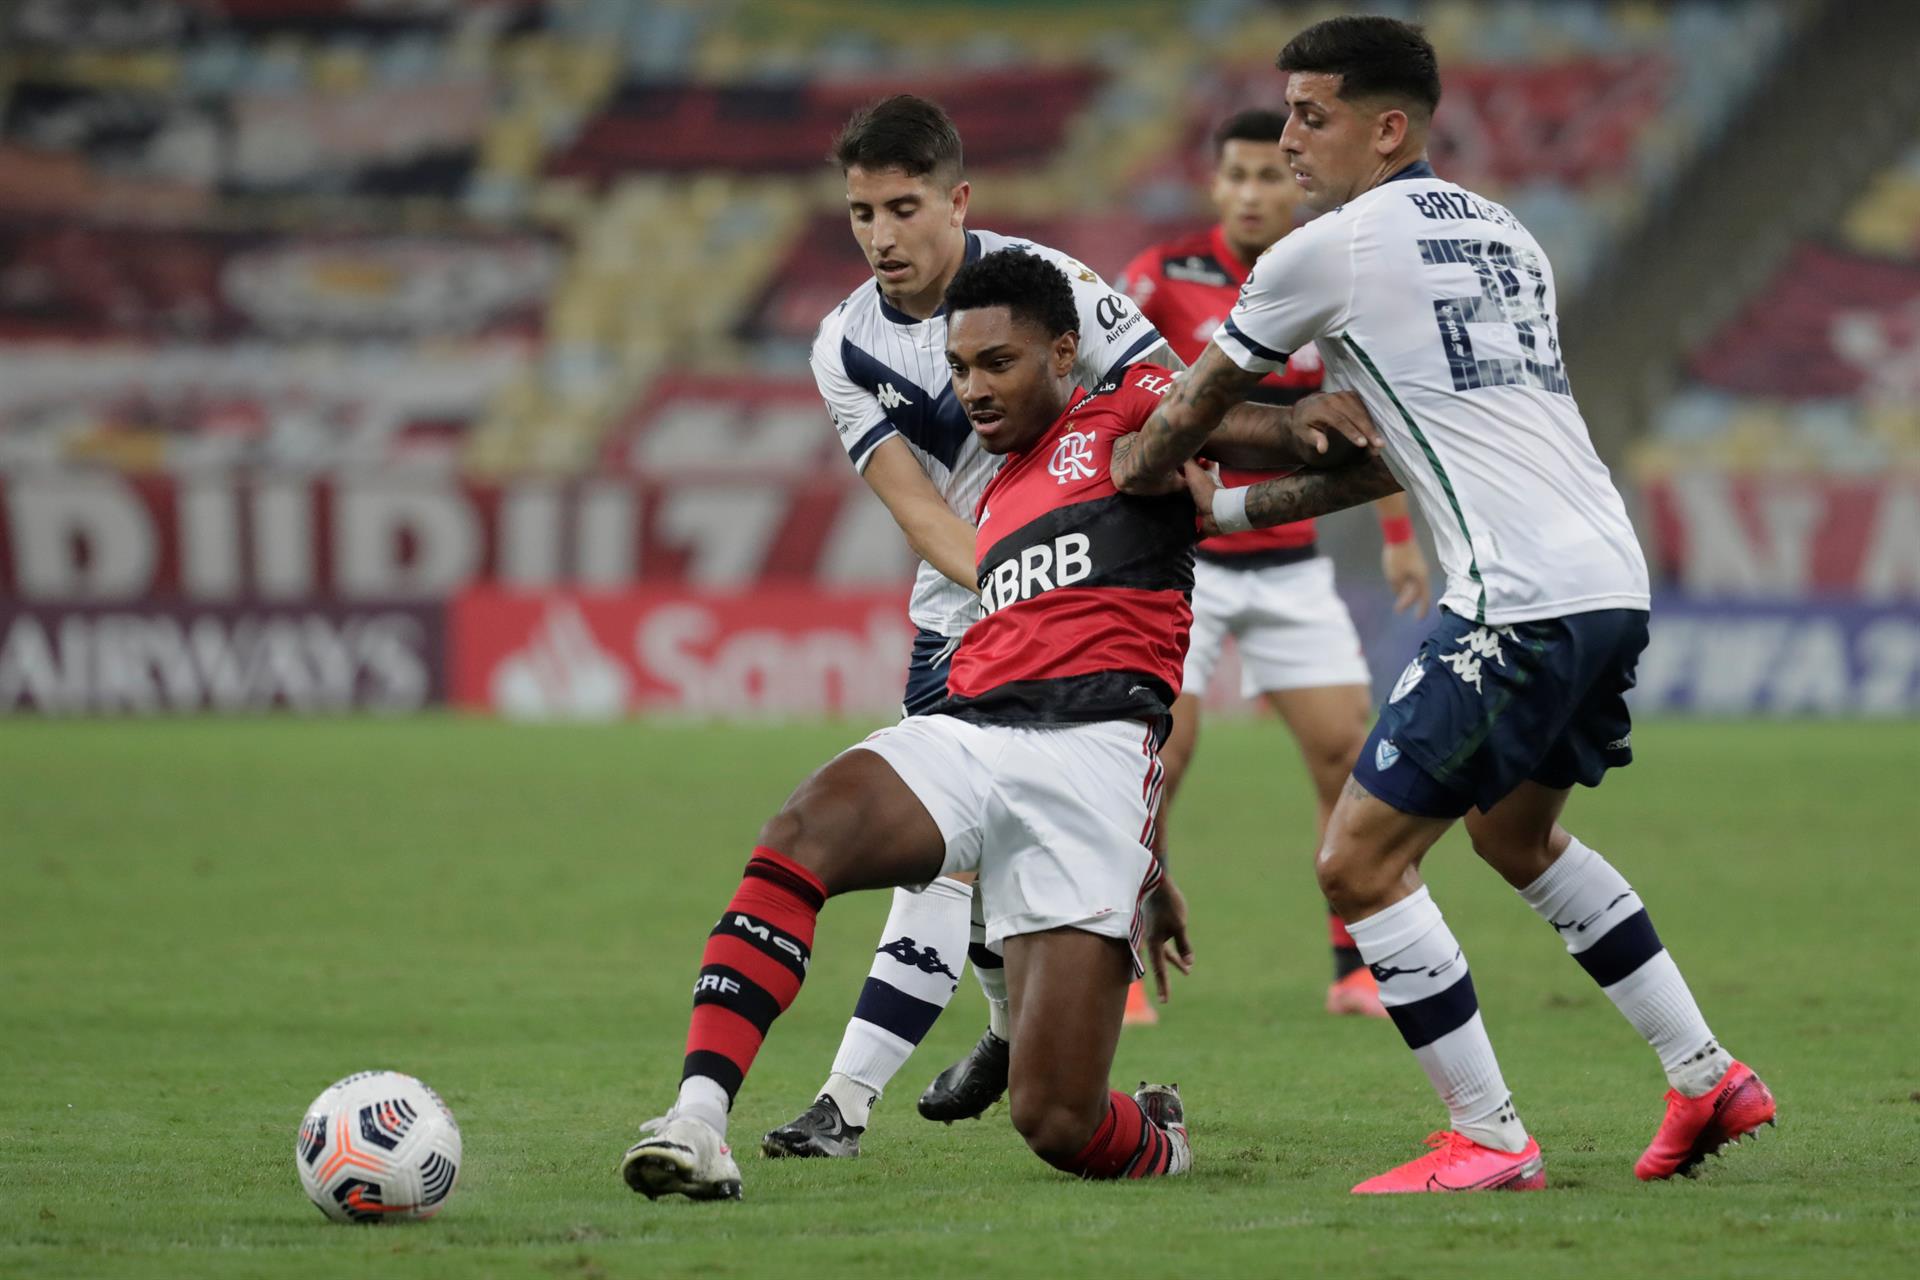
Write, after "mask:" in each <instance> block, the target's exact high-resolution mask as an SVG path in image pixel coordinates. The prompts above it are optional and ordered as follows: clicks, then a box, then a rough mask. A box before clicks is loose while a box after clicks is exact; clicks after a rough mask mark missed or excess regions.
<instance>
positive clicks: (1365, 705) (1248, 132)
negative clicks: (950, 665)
mask: <svg viewBox="0 0 1920 1280" xmlns="http://www.w3.org/2000/svg"><path fill="white" fill-rule="evenodd" d="M1286 123H1287V117H1286V115H1285V114H1284V113H1282V112H1278V111H1267V110H1260V109H1254V110H1248V111H1242V112H1240V113H1239V114H1238V115H1235V116H1233V117H1232V118H1230V119H1228V120H1227V121H1226V122H1225V123H1224V124H1222V125H1221V126H1220V127H1219V128H1218V129H1217V130H1216V131H1215V132H1214V137H1213V142H1214V156H1215V167H1214V176H1213V185H1212V190H1211V192H1210V194H1211V197H1212V200H1213V204H1214V207H1215V209H1217V210H1218V212H1219V214H1220V221H1219V223H1218V224H1216V225H1215V226H1214V227H1213V228H1212V229H1211V230H1208V231H1204V232H1201V233H1199V234H1196V235H1190V236H1183V237H1180V238H1178V239H1175V240H1168V241H1164V242H1162V243H1160V244H1157V245H1154V246H1152V247H1151V248H1148V249H1146V250H1145V251H1144V252H1142V253H1141V254H1140V255H1139V256H1138V257H1136V258H1135V259H1134V260H1133V261H1132V262H1131V263H1129V264H1128V266H1127V268H1126V271H1125V272H1124V273H1123V274H1122V276H1121V278H1120V281H1119V284H1120V287H1121V288H1122V289H1124V290H1126V291H1127V292H1128V293H1129V294H1130V295H1131V296H1132V298H1133V300H1134V301H1135V302H1137V303H1138V304H1139V305H1140V310H1141V311H1142V312H1143V313H1145V315H1146V317H1147V318H1148V319H1149V320H1151V321H1152V322H1153V324H1154V327H1155V328H1157V329H1159V330H1160V333H1161V335H1162V336H1163V337H1165V338H1166V339H1167V341H1168V343H1169V344H1170V345H1171V346H1172V347H1173V349H1174V351H1175V352H1176V353H1177V354H1178V355H1179V356H1180V358H1181V359H1182V360H1186V361H1189V362H1191V361H1193V360H1196V359H1198V358H1199V356H1200V353H1201V352H1202V351H1203V350H1205V349H1206V345H1207V341H1208V339H1210V338H1211V337H1212V336H1213V331H1214V330H1215V329H1216V328H1218V327H1219V326H1220V323H1221V321H1223V320H1225V319H1226V317H1227V313H1228V312H1229V311H1231V310H1232V309H1233V303H1234V299H1235V297H1236V296H1237V295H1238V293H1239V289H1240V285H1241V284H1242V283H1243V282H1244V281H1245V280H1246V278H1247V273H1248V271H1250V270H1251V269H1252V267H1253V262H1254V259H1256V258H1258V257H1259V256H1260V255H1261V254H1262V253H1264V252H1266V250H1267V248H1268V247H1269V246H1270V245H1272V244H1274V243H1275V242H1277V241H1278V240H1279V239H1280V238H1281V237H1282V236H1284V235H1286V234H1287V232H1288V231H1290V230H1292V228H1293V226H1294V222H1295V214H1296V211H1297V209H1298V207H1299V205H1300V192H1299V186H1298V184H1297V183H1295V182H1294V180H1293V175H1292V174H1291V172H1289V170H1288V169H1287V166H1286V163H1285V160H1284V158H1283V157H1282V156H1281V154H1280V131H1281V130H1282V129H1284V128H1285V127H1286ZM1320 382H1321V365H1320V357H1319V354H1318V352H1316V351H1315V350H1314V348H1313V346H1312V345H1311V344H1308V345H1307V346H1305V347H1302V348H1301V349H1300V350H1298V351H1296V352H1294V353H1293V354H1292V356H1291V357H1290V358H1289V359H1288V361H1287V363H1286V366H1285V367H1284V368H1282V369H1279V370H1276V371H1275V372H1274V373H1272V374H1270V375H1268V376H1267V377H1266V378H1265V379H1264V380H1263V381H1262V382H1261V383H1260V385H1259V387H1258V388H1256V390H1255V391H1254V393H1253V395H1252V396H1250V397H1249V398H1250V399H1253V400H1256V401H1261V402H1265V403H1268V404H1293V403H1295V402H1296V401H1298V400H1299V399H1300V398H1301V397H1303V396H1306V395H1309V394H1311V393H1312V392H1314V391H1317V390H1318V389H1319V387H1320ZM1273 474H1274V473H1272V472H1267V471H1240V470H1234V469H1230V468H1222V480H1223V482H1224V483H1226V484H1229V485H1242V484H1254V483H1256V482H1258V481H1261V480H1265V479H1268V478H1269V477H1271V476H1272V475H1273ZM1375 507H1376V510H1377V511H1378V513H1379V516H1380V528H1381V533H1382V534H1383V536H1384V540H1385V548H1384V550H1383V551H1382V554H1381V568H1382V571H1383V572H1384V573H1385V575H1386V578H1387V582H1388V584H1389V585H1390V586H1391V587H1392V588H1393V591H1394V594H1395V608H1396V609H1406V608H1417V609H1418V610H1419V611H1420V612H1422V613H1424V612H1425V611H1426V607H1427V598H1428V585H1427V584H1428V571H1427V562H1426V557H1425V556H1424V554H1422V552H1421V550H1420V544H1419V543H1418V542H1416V541H1415V540H1414V537H1413V522H1412V520H1411V519H1410V518H1409V517H1408V514H1407V500H1406V497H1405V496H1404V495H1402V494H1393V495H1392V496H1390V497H1386V498H1382V499H1380V500H1379V502H1377V503H1376V504H1375ZM1196 559H1197V560H1198V563H1197V564H1196V565H1195V567H1194V591H1193V612H1194V625H1193V644H1192V646H1191V648H1189V650H1188V652H1187V663H1186V672H1185V678H1184V681H1183V687H1182V690H1181V694H1180V699H1179V701H1178V702H1176V703H1175V704H1174V707H1173V731H1172V733H1170V734H1169V735H1168V737H1167V742H1166V744H1165V746H1164V747H1162V749H1161V752H1160V759H1161V762H1162V763H1163V764H1164V765H1165V766H1166V770H1167V783H1166V798H1165V800H1163V801H1162V815H1163V816H1162V821H1161V823H1160V828H1159V829H1160V834H1161V838H1162V840H1163V841H1164V839H1165V834H1166V829H1167V824H1166V821H1165V817H1164V814H1165V810H1166V808H1167V806H1169V805H1171V804H1172V803H1173V798H1174V796H1175V795H1176V794H1177V793H1178V790H1179V786H1180V782H1181V779H1182V778H1183V777H1184V776H1185V774H1186V770H1187V766H1188V764H1189V762H1191V760H1192V759H1193V753H1194V748H1195V746H1196V745H1197V743H1198V739H1199V733H1200V700H1201V698H1202V697H1203V696H1204V695H1205V693H1206V690H1207V684H1208V681H1209V680H1210V679H1211V678H1212V676H1213V671H1214V667H1215V665H1216V664H1217V663H1218V662H1219V659H1220V654H1221V650H1222V648H1223V647H1224V645H1225V642H1226V638H1227V637H1228V636H1229V635H1231V636H1232V637H1233V638H1234V643H1235V645H1236V646H1237V648H1238V650H1239V655H1240V688H1241V693H1242V696H1243V697H1247V698H1252V697H1256V696H1257V697H1259V698H1260V699H1261V700H1262V701H1264V702H1265V703H1266V704H1267V706H1268V707H1269V708H1270V709H1271V710H1272V711H1273V713H1274V714H1275V715H1276V716H1278V717H1279V718H1280V720H1281V721H1283V722H1284V723H1285V724H1286V726H1287V728H1288V730H1289V731H1291V733H1292V734H1293V738H1294V741H1295V742H1296V743H1297V744H1298V745H1299V747H1300V754H1301V757H1302V759H1303V760H1304V761H1305V763H1306V766H1307V772H1308V774H1309V776H1310V777H1311V778H1312V780H1313V786H1314V793H1315V796H1316V799H1317V801H1318V804H1317V812H1316V815H1315V818H1316V826H1315V838H1314V843H1313V845H1312V846H1311V847H1312V848H1315V849H1317V848H1319V847H1320V837H1322V836H1324V835H1325V833H1326V827H1327V817H1328V815H1329V814H1331V813H1332V812H1333V806H1334V804H1335V802H1336V801H1338V800H1339V798H1340V788H1341V787H1342V786H1343V785H1345V783H1346V780H1347V775H1348V774H1349V773H1351V772H1352V770H1353V762H1354V759H1355V757H1356V756H1357V755H1358V754H1359V751H1360V745H1361V743H1362V742H1364V741H1365V740H1366V736H1367V729H1368V726H1369V725H1370V724H1371V723H1372V719H1373V716H1372V702H1371V694H1370V692H1369V689H1368V684H1369V677H1368V672H1367V664H1366V661H1365V659H1364V658H1363V657H1362V655H1361V652H1360V638H1359V635H1358V633H1357V632H1356V631H1355V630H1354V626H1353V620H1352V619H1351V618H1350V617H1349V616H1348V614H1347V607H1346V605H1345V603H1344V602H1342V600H1341V599H1340V596H1339V594H1338V593H1337V592H1335V590H1334V585H1333V562H1332V561H1331V560H1329V559H1327V558H1326V557H1325V556H1322V555H1320V554H1319V551H1318V550H1317V548H1316V545H1315V537H1314V524H1313V521H1311V520H1301V521H1297V522H1295V523H1291V524H1281V525H1274V526H1273V527H1271V528H1266V529H1249V530H1246V531H1244V532H1240V533H1229V534H1222V535H1217V536H1215V537H1211V538H1208V539H1206V540H1205V541H1204V542H1202V543H1201V544H1200V546H1199V549H1198V551H1197V552H1196ZM1160 852H1165V846H1164V844H1163V845H1162V846H1161V849H1160ZM1327 928H1328V934H1329V937H1330V941H1331V943H1332V947H1333V984H1332V985H1331V986H1330V987H1328V988H1327V1001H1326V1007H1327V1011H1328V1012H1330V1013H1358V1014H1367V1015H1371V1016H1373V1017H1379V1018H1384V1017H1386V1016H1387V1012H1386V1009H1385V1008H1383V1007H1382V1006H1381V1003H1380V994H1379V987H1378V985H1377V984H1376V983H1375V982H1374V979H1373V975H1372V973H1370V972H1369V971H1368V970H1367V967H1366V966H1365V965H1364V964H1362V963H1361V962H1360V952H1359V949H1358V948H1356V947H1355V946H1354V944H1353V939H1352V937H1351V936H1350V935H1349V934H1348V933H1347V927H1346V925H1344V924H1343V923H1341V921H1340V917H1339V916H1337V915H1335V914H1333V912H1332V911H1331V909H1329V911H1328V913H1327ZM1133 1008H1134V1009H1135V1010H1136V1011H1138V1013H1139V1014H1140V1015H1143V1018H1142V1020H1145V1017H1150V1016H1151V1014H1152V1006H1151V1005H1147V1004H1145V1002H1144V1001H1140V1000H1138V999H1136V1000H1135V1002H1134V1005H1133Z"/></svg>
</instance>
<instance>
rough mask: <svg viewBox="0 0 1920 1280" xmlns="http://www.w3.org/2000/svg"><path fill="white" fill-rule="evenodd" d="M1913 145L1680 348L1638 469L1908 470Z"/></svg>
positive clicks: (1915, 239) (1915, 242)
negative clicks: (1673, 388)
mask: <svg viewBox="0 0 1920 1280" xmlns="http://www.w3.org/2000/svg"><path fill="white" fill-rule="evenodd" d="M1917 405H1920V142H1916V145H1915V146H1914V147H1912V148H1911V149H1910V150H1908V151H1907V153H1906V154H1905V155H1904V156H1903V157H1902V158H1901V159H1900V160H1898V161H1897V162H1895V163H1894V164H1892V165H1889V166H1888V167H1887V168H1886V169H1884V170H1883V171H1882V172H1881V173H1880V174H1878V175H1877V176H1876V177H1875V179H1874V180H1873V182H1872V183H1871V185H1870V186H1869V188H1868V189H1867V191H1866V192H1865V193H1864V194H1862V195H1861V196H1860V198H1859V199H1858V200H1856V201H1855V202H1854V203H1853V205H1852V206H1851V208H1850V209H1848V211H1847V212H1846V214H1845V216H1844V217H1843V218H1842V219H1841V220H1840V222H1839V224H1838V225H1837V226H1835V227H1833V228H1832V229H1831V232H1830V234H1829V235H1828V236H1827V237H1826V238H1824V239H1820V240H1812V241H1808V242H1806V243H1803V244H1801V245H1799V246H1798V247H1797V248H1796V249H1795V250H1794V252H1793V253H1792V254H1791V255H1790V257H1789V258H1788V260H1787V262H1786V263H1785V264H1784V265H1783V266H1782V267H1781V268H1780V270H1779V271H1778V272H1776V273H1775V274H1774V276H1773V277H1772V278H1771V279H1770V280H1768V281H1767V282H1766V283H1765V284H1763V285H1762V286H1761V287H1760V288H1759V289H1758V290H1757V291H1756V292H1755V293H1754V294H1753V295H1752V296H1751V297H1750V298H1749V299H1748V300H1747V301H1746V303H1745V305H1744V306H1743V307H1742V308H1741V309H1740V311H1739V312H1738V313H1737V314H1736V315H1735V316H1734V317H1733V318H1732V319H1731V320H1729V321H1728V322H1727V323H1726V324H1724V325H1723V326H1721V328H1720V329H1719V330H1718V331H1717V332H1715V333H1714V334H1712V335H1711V336H1709V337H1708V338H1707V340H1706V341H1705V342H1703V343H1702V344H1700V346H1699V347H1698V348H1697V349H1696V350H1695V351H1694V352H1693V353H1692V354H1691V357H1690V359H1689V360H1688V363H1687V377H1686V381H1685V383H1684V385H1683V386H1682V388H1681V390H1680V391H1679V392H1678V393H1676V394H1675V395H1674V396H1673V397H1672V398H1671V399H1670V400H1669V401H1668V403H1667V404H1666V405H1665V407H1664V408H1663V409H1662V410H1661V412H1660V414H1659V417H1658V419H1657V421H1656V423H1655V430H1654V432H1653V433H1652V435H1651V436H1650V437H1649V438H1648V439H1647V440H1645V441H1643V442H1642V444H1641V446H1640V448H1639V451H1638V457H1637V461H1638V463H1639V465H1640V466H1641V467H1642V469H1643V470H1644V471H1647V472H1658V471H1667V470H1671V469H1673V468H1675V467H1677V466H1680V465H1683V464H1687V463H1692V462H1705V463H1710V464H1715V465H1723V466H1739V467H1744V468H1761V469H1780V470H1795V471H1800V470H1808V469H1817V470H1835V469H1837V470H1854V471H1878V470H1880V469H1882V468H1885V467H1887V466H1889V465H1892V464H1905V465H1913V464H1915V463H1920V408H1916V406H1917Z"/></svg>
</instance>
